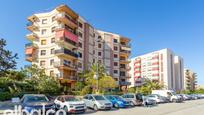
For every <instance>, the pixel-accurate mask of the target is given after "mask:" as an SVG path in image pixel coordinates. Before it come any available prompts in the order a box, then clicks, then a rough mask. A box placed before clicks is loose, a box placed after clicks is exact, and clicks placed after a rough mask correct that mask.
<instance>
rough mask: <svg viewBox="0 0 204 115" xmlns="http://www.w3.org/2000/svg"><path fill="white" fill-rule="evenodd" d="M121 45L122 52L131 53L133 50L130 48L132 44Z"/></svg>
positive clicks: (122, 43)
mask: <svg viewBox="0 0 204 115" xmlns="http://www.w3.org/2000/svg"><path fill="white" fill-rule="evenodd" d="M120 44H121V45H120V46H121V49H122V50H126V51H131V48H130V47H131V45H130V44H127V43H124V42H121V43H120Z"/></svg>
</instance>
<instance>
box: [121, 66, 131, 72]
mask: <svg viewBox="0 0 204 115" xmlns="http://www.w3.org/2000/svg"><path fill="white" fill-rule="evenodd" d="M130 69H131V68H130V67H129V66H128V67H125V66H120V71H129V70H130Z"/></svg>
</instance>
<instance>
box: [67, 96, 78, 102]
mask: <svg viewBox="0 0 204 115" xmlns="http://www.w3.org/2000/svg"><path fill="white" fill-rule="evenodd" d="M65 101H79V99H77V98H75V97H65Z"/></svg>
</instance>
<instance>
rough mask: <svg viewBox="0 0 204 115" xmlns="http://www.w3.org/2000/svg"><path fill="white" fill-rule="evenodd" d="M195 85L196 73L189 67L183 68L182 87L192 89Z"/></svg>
mask: <svg viewBox="0 0 204 115" xmlns="http://www.w3.org/2000/svg"><path fill="white" fill-rule="evenodd" d="M196 86H197V74H196V73H195V72H193V71H192V70H190V69H187V68H185V69H184V89H185V90H191V91H194V90H195V89H196Z"/></svg>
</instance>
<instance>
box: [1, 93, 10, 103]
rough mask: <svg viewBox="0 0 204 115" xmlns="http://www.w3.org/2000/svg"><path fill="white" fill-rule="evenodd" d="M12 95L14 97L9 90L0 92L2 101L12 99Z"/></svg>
mask: <svg viewBox="0 0 204 115" xmlns="http://www.w3.org/2000/svg"><path fill="white" fill-rule="evenodd" d="M12 97H13V95H12V94H11V93H9V92H1V93H0V101H6V100H10V99H11V98H12Z"/></svg>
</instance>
